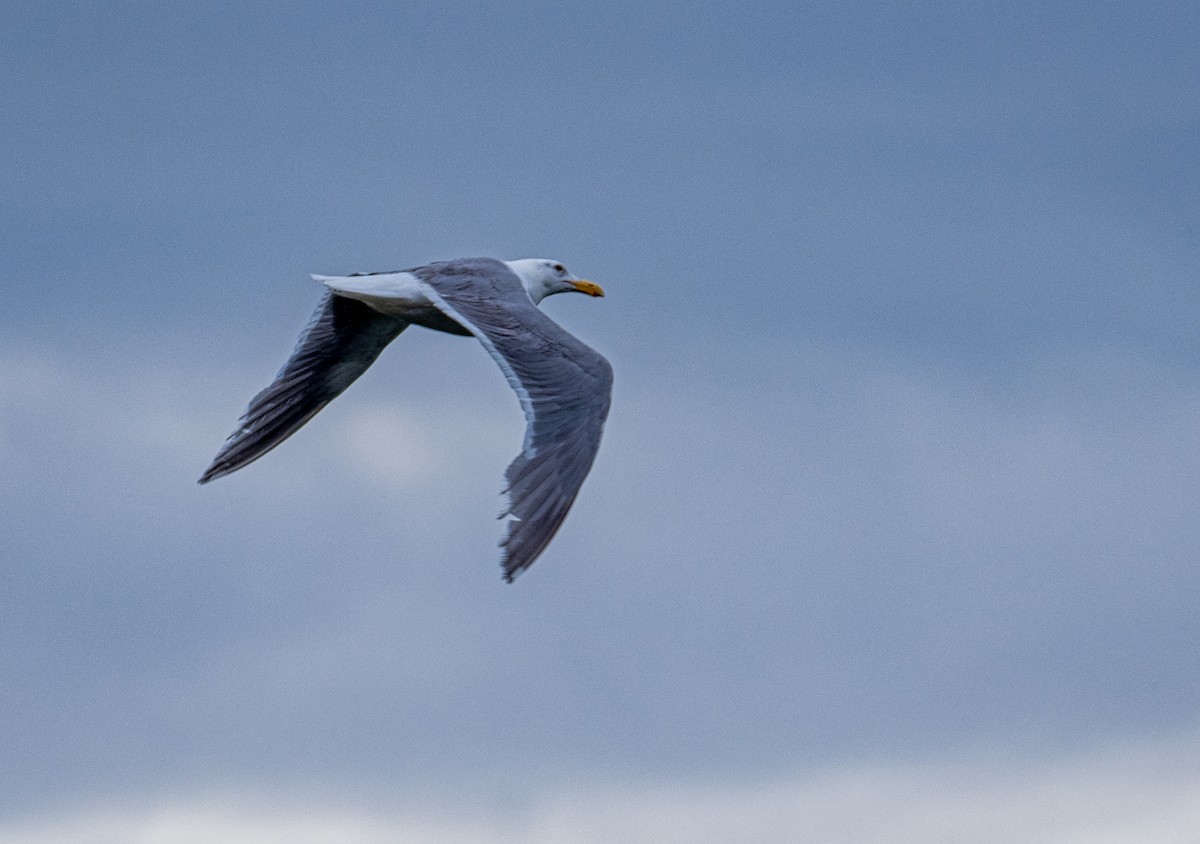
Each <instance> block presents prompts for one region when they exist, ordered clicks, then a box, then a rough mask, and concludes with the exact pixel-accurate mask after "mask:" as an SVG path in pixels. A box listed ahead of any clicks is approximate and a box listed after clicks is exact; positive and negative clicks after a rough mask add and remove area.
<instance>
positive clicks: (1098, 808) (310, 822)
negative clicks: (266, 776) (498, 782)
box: [0, 733, 1200, 844]
mask: <svg viewBox="0 0 1200 844" xmlns="http://www.w3.org/2000/svg"><path fill="white" fill-rule="evenodd" d="M1197 829H1200V735H1197V734H1196V733H1187V734H1184V735H1177V736H1172V737H1169V738H1159V739H1156V740H1152V741H1140V742H1128V743H1124V744H1116V745H1111V746H1108V747H1104V748H1100V749H1094V750H1091V751H1087V752H1075V753H1067V754H1062V755H1058V756H1045V757H1042V758H1039V759H1031V758H1017V757H1014V756H1012V755H1010V754H1006V753H1004V752H979V753H975V754H973V755H964V756H960V757H958V758H955V759H951V760H935V761H923V762H908V763H882V764H874V765H872V764H859V765H855V766H849V767H839V768H833V769H828V770H823V771H816V772H814V773H810V774H805V775H802V776H797V777H794V778H790V779H781V780H777V781H773V782H760V783H738V782H728V783H717V784H709V785H697V784H689V783H681V782H677V783H645V782H643V783H627V784H624V785H605V786H593V787H577V788H572V789H560V790H551V791H550V792H549V793H544V794H543V795H541V796H540V797H535V798H532V799H528V800H524V801H517V803H516V805H511V804H510V808H507V809H503V810H501V809H497V808H496V807H495V806H492V807H490V808H480V807H469V808H467V809H466V810H461V809H459V810H455V809H447V808H445V807H443V808H441V809H440V810H439V809H429V808H422V809H412V808H408V809H402V810H397V809H395V808H394V807H393V808H380V807H363V808H359V809H352V808H347V806H346V805H345V804H344V803H342V804H340V805H337V806H334V807H329V808H326V807H322V806H321V805H320V801H313V800H309V799H297V798H291V799H288V800H285V801H282V802H279V801H276V802H272V801H270V800H260V801H253V800H246V799H232V800H225V799H221V798H212V797H204V798H200V799H195V800H190V801H189V800H179V801H175V802H173V803H169V804H165V805H161V806H156V807H153V808H149V809H136V808H134V809H129V808H126V809H112V808H106V809H92V810H83V811H79V812H76V813H74V814H67V815H65V816H64V815H62V814H57V815H55V816H53V817H49V816H48V817H45V818H28V819H25V820H22V821H19V822H9V823H7V824H4V825H0V844H210V842H214V841H220V842H222V843H223V844H275V842H279V844H284V842H286V844H403V842H413V844H416V842H421V844H518V842H520V844H610V842H618V841H619V842H622V844H741V842H755V844H793V843H794V842H797V841H820V842H822V844H843V842H844V844H861V842H869V841H879V842H888V844H909V843H910V842H911V844H931V842H971V844H1031V842H1037V844H1147V842H1155V844H1173V843H1174V842H1178V844H1185V842H1189V843H1190V842H1193V841H1195V836H1196V830H1197Z"/></svg>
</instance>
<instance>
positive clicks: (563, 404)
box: [200, 258, 612, 582]
mask: <svg viewBox="0 0 1200 844" xmlns="http://www.w3.org/2000/svg"><path fill="white" fill-rule="evenodd" d="M316 278H318V279H319V280H320V281H322V282H324V283H325V284H326V285H328V286H329V288H330V290H329V292H327V293H326V294H325V296H324V298H323V299H322V301H321V303H320V305H319V306H318V307H317V310H316V312H315V313H314V315H313V317H312V320H311V321H310V323H309V325H308V327H307V328H306V329H305V331H304V332H303V334H302V335H301V337H300V340H299V342H298V343H297V344H296V348H295V351H293V353H292V356H291V357H290V358H289V359H288V361H287V363H285V364H284V366H283V368H282V369H281V370H280V371H279V374H278V375H277V376H276V378H275V380H274V381H273V382H272V383H271V384H270V385H269V386H268V387H267V388H266V389H264V390H263V391H262V392H260V393H259V394H258V395H256V396H255V397H254V398H253V399H252V400H251V402H250V406H249V407H248V408H247V410H246V412H245V414H244V415H243V417H242V419H241V425H240V427H239V428H238V429H237V430H236V431H234V433H233V434H232V435H231V436H230V437H229V439H228V441H227V442H226V443H225V445H224V446H223V447H222V448H221V450H220V452H219V453H218V454H217V456H216V458H215V459H214V460H213V462H212V465H211V466H210V467H209V468H208V470H207V471H206V472H205V473H204V475H203V477H201V479H200V482H201V483H206V482H208V481H210V480H213V479H214V478H218V477H220V476H222V475H225V474H228V473H230V472H233V471H235V470H237V469H239V468H241V467H242V466H245V465H246V464H248V463H250V462H252V461H254V460H256V459H258V458H259V457H261V456H262V455H263V454H266V453H267V452H268V451H270V450H271V449H272V448H274V447H275V446H277V445H279V443H281V442H283V440H285V439H286V438H287V437H289V436H290V435H291V434H293V433H294V432H295V431H297V430H298V429H299V428H300V427H301V426H303V425H304V423H305V422H307V421H308V420H309V419H311V418H312V417H313V416H314V415H315V414H316V413H317V412H318V411H320V410H321V408H323V407H324V406H325V405H327V404H328V403H329V402H330V401H332V400H333V399H334V398H336V397H337V396H338V395H339V394H340V393H341V392H342V391H343V390H345V389H346V387H348V386H349V385H350V384H351V383H353V382H354V380H355V379H357V378H358V377H359V376H360V375H362V373H363V372H365V371H366V370H367V368H368V367H369V366H370V365H371V364H372V363H373V362H374V361H375V359H376V358H377V357H378V356H379V354H380V352H382V351H383V348H384V347H385V346H386V345H387V344H388V343H390V342H391V341H392V340H394V339H395V338H396V337H397V336H398V335H399V334H400V332H402V331H403V330H404V329H405V328H406V327H407V326H408V325H409V324H417V325H423V326H425V327H428V328H433V329H436V330H439V331H449V332H451V333H455V334H473V335H474V336H475V337H476V338H478V339H479V341H480V342H481V343H482V344H483V346H484V348H485V349H486V350H487V351H488V353H489V354H491V356H492V357H493V358H494V359H495V360H496V362H497V364H499V366H500V368H501V370H502V371H503V372H504V374H505V376H506V377H507V378H508V381H509V384H510V385H511V386H512V387H513V389H514V390H515V391H516V393H517V395H518V397H519V398H520V400H521V406H522V408H523V410H524V411H525V419H526V431H525V440H524V444H523V446H522V449H521V453H520V454H519V455H517V458H516V459H515V460H513V462H512V463H511V464H510V465H509V467H508V470H507V471H506V472H505V479H506V481H507V489H506V493H507V495H508V501H509V503H508V509H507V510H506V511H505V513H503V514H501V515H502V517H503V516H509V517H510V521H509V526H508V531H507V534H506V535H505V537H504V539H503V540H501V543H500V544H501V547H502V548H503V549H504V555H503V560H502V565H503V569H504V577H505V579H506V580H508V581H510V582H511V581H512V579H513V578H514V577H515V576H516V575H517V574H519V573H520V572H521V571H523V570H524V569H526V568H528V567H529V565H530V564H532V563H533V561H534V560H535V559H537V557H538V555H539V554H541V553H542V551H543V550H544V549H545V548H546V545H547V544H548V543H549V542H550V540H551V539H552V538H553V537H554V534H555V533H556V532H557V531H558V529H559V527H560V526H561V525H562V522H563V520H564V519H565V518H566V515H567V512H568V510H569V509H570V507H571V504H572V503H573V502H574V500H575V497H576V495H577V494H578V493H579V489H580V486H581V485H582V484H583V480H584V478H585V477H586V476H587V473H588V471H589V469H590V468H591V466H592V462H593V460H594V459H595V456H596V452H597V450H598V448H599V446H600V437H601V433H602V431H603V427H604V421H605V418H606V417H607V415H608V409H609V401H610V397H611V393H612V367H611V366H609V363H608V361H607V360H605V359H604V357H603V356H601V355H600V354H599V353H597V352H596V351H594V350H593V349H591V348H590V347H588V346H587V345H585V344H584V343H582V342H580V341H579V340H578V339H576V338H575V337H573V336H572V335H571V334H569V333H568V332H566V331H565V330H564V329H563V328H562V327H560V326H559V325H558V324H557V323H555V322H554V321H553V320H552V319H550V318H549V317H547V316H546V315H545V314H543V313H542V312H541V311H540V310H539V309H538V308H537V305H536V302H538V301H540V300H541V299H542V298H543V297H545V296H547V295H551V294H554V293H560V292H567V291H568V290H578V291H580V292H585V293H589V294H590V295H593V296H602V295H603V291H601V290H600V288H599V287H598V286H597V285H595V284H592V283H591V282H587V281H581V280H579V279H576V278H575V277H574V276H571V275H570V274H569V273H567V271H566V270H565V269H563V267H562V265H561V264H558V263H555V262H553V261H546V260H542V259H525V260H522V261H513V262H504V261H497V260H494V259H491V258H471V259H460V260H456V261H445V262H441V263H437V264H430V265H428V266H424V267H416V268H413V269H411V270H403V271H399V272H395V273H375V274H368V275H355V276H342V277H316Z"/></svg>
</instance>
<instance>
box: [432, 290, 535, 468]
mask: <svg viewBox="0 0 1200 844" xmlns="http://www.w3.org/2000/svg"><path fill="white" fill-rule="evenodd" d="M420 284H421V288H422V292H424V294H425V295H426V296H427V297H429V301H431V302H433V304H434V305H436V306H437V308H438V309H439V310H440V311H442V313H444V314H446V316H448V317H450V318H451V319H454V320H456V321H457V322H458V323H459V324H460V325H462V326H463V327H464V328H466V329H467V330H468V331H470V332H471V333H472V334H474V335H475V339H477V340H478V341H479V342H480V343H481V344H483V348H484V349H486V350H487V353H488V354H489V355H491V356H492V360H494V361H495V362H496V363H497V364H498V365H499V367H500V370H501V371H502V372H503V373H504V377H505V378H507V379H508V386H510V387H512V389H513V392H514V393H516V394H517V398H518V399H520V401H521V409H522V410H523V411H525V441H524V442H523V443H522V444H521V451H523V452H524V453H525V456H526V457H528V458H532V457H533V456H534V455H535V454H536V453H537V449H535V448H534V447H533V400H532V399H531V398H530V397H529V392H528V391H527V390H526V389H525V386H524V385H523V384H522V383H521V382H520V380H519V379H518V378H517V373H516V372H515V371H514V370H513V368H512V365H511V364H510V363H509V362H508V359H507V358H505V357H504V355H502V354H500V351H499V350H498V349H497V348H496V346H495V344H494V343H492V341H491V338H489V337H488V336H487V334H485V333H484V332H483V331H481V330H480V329H479V326H477V325H475V323H473V322H471V321H470V320H469V319H467V318H466V317H464V316H463V315H462V314H461V313H459V312H458V310H457V309H456V308H455V307H454V306H453V305H451V304H450V303H449V302H447V301H446V300H445V299H444V298H442V296H441V294H440V293H438V292H437V291H436V290H434V289H433V286H432V285H430V284H427V283H425V282H420Z"/></svg>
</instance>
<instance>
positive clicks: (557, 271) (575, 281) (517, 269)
mask: <svg viewBox="0 0 1200 844" xmlns="http://www.w3.org/2000/svg"><path fill="white" fill-rule="evenodd" d="M504 263H505V264H507V265H508V268H509V269H510V270H512V271H513V272H514V273H516V275H517V278H519V279H521V283H522V284H523V285H525V292H526V293H528V294H529V298H530V299H532V300H533V304H535V305H536V304H538V303H539V302H541V301H542V300H543V299H545V298H546V297H547V296H550V295H552V294H554V293H570V292H572V291H574V292H576V293H586V294H587V295H589V296H603V295H604V291H603V290H602V289H601V288H600V285H598V284H595V283H594V282H590V281H584V280H583V279H581V278H576V277H575V276H573V275H571V274H570V273H569V272H567V268H566V267H564V266H563V265H562V264H560V263H559V262H558V261H551V260H549V259H547V258H522V259H521V260H519V261H505V262H504Z"/></svg>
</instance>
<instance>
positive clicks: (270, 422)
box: [200, 291, 408, 484]
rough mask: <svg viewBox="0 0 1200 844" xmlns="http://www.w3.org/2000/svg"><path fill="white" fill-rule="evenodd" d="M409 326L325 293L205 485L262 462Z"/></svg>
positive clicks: (215, 462) (204, 479) (206, 476)
mask: <svg viewBox="0 0 1200 844" xmlns="http://www.w3.org/2000/svg"><path fill="white" fill-rule="evenodd" d="M407 326H408V323H407V322H404V321H403V320H399V319H395V318H393V317H390V316H385V315H383V314H381V313H379V312H378V311H376V310H374V309H372V308H371V307H370V306H369V305H365V304H363V303H362V302H358V301H356V300H354V299H347V298H345V297H343V296H338V295H337V294H336V293H333V292H332V291H326V293H325V296H324V298H323V299H321V303H320V304H319V305H318V306H317V309H316V311H314V312H313V315H312V319H311V320H309V323H308V327H307V328H305V329H304V333H302V334H301V335H300V339H299V340H298V341H297V343H296V348H295V351H293V352H292V356H291V357H290V358H288V360H287V363H285V364H284V365H283V368H282V369H281V370H279V374H278V375H276V376H275V380H274V381H273V382H271V384H270V385H269V386H267V388H266V389H264V390H263V391H262V392H260V393H259V394H258V395H256V396H255V397H254V398H253V399H251V400H250V406H249V407H248V408H246V412H245V413H244V414H242V418H241V425H240V427H238V429H237V430H236V431H234V432H233V433H232V434H230V436H229V439H228V440H226V441H225V445H224V446H222V447H221V450H220V452H218V453H217V456H216V457H215V458H213V462H212V465H211V466H209V467H208V470H207V471H206V472H205V473H204V475H203V477H201V478H200V483H202V484H203V483H208V482H209V481H211V480H212V479H213V478H219V477H221V476H222V475H227V474H229V473H230V472H233V471H235V470H237V469H240V468H242V467H243V466H245V465H246V464H247V463H250V462H252V461H254V460H257V459H258V458H260V457H262V456H263V455H264V454H266V453H267V452H268V451H270V450H271V449H273V448H274V447H275V446H277V445H279V444H280V443H281V442H283V441H284V440H286V439H287V438H288V437H290V436H291V435H292V434H294V433H295V432H296V431H298V430H299V429H300V428H301V427H302V426H303V425H304V423H305V422H307V421H308V420H309V419H312V418H313V416H315V415H316V413H317V411H319V410H320V409H321V408H323V407H324V406H325V405H327V404H329V402H331V401H333V400H334V399H335V398H337V396H338V395H339V394H340V393H341V392H342V391H343V390H345V389H346V388H347V387H349V386H350V385H351V384H352V383H354V380H355V379H356V378H358V376H360V375H362V374H363V373H364V372H366V371H367V367H369V366H370V365H371V364H372V363H374V362H375V359H376V358H377V357H379V353H380V352H382V351H383V348H384V346H386V345H387V344H388V343H390V342H392V340H394V339H396V336H397V335H398V334H399V333H400V332H401V331H403V330H404V329H405V328H406V327H407Z"/></svg>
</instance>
